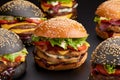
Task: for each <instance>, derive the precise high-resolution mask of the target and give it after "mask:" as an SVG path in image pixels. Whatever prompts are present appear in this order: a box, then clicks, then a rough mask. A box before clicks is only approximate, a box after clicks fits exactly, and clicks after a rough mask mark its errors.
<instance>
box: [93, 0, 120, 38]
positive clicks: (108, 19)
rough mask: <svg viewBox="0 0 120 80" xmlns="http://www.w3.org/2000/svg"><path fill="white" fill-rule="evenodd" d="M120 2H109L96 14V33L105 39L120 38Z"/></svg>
mask: <svg viewBox="0 0 120 80" xmlns="http://www.w3.org/2000/svg"><path fill="white" fill-rule="evenodd" d="M119 12H120V1H119V0H107V1H105V2H103V3H102V4H100V5H99V6H98V8H97V10H96V12H95V14H96V17H95V18H94V21H95V22H96V23H97V26H96V33H97V34H98V36H100V37H101V38H103V39H107V38H109V37H113V36H120V14H119Z"/></svg>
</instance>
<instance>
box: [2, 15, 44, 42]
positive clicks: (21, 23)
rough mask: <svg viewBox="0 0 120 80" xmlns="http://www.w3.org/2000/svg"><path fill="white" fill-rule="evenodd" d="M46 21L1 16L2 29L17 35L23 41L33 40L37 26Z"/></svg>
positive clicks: (42, 19)
mask: <svg viewBox="0 0 120 80" xmlns="http://www.w3.org/2000/svg"><path fill="white" fill-rule="evenodd" d="M44 20H46V19H45V18H25V17H13V16H0V24H1V27H2V28H4V29H8V30H11V31H13V32H15V33H17V34H18V35H19V36H20V38H21V39H22V40H23V41H24V40H26V39H27V40H28V39H29V40H31V35H32V33H33V31H34V30H35V28H36V25H37V24H40V23H42V22H43V21H44ZM24 42H25V41H24Z"/></svg>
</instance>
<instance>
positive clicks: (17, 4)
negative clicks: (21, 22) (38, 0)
mask: <svg viewBox="0 0 120 80" xmlns="http://www.w3.org/2000/svg"><path fill="white" fill-rule="evenodd" d="M0 15H11V16H22V17H43V16H44V15H43V13H42V12H41V10H40V9H39V8H38V7H37V6H36V5H35V4H33V3H31V2H29V1H26V0H12V1H9V2H7V3H5V4H3V5H2V6H1V7H0Z"/></svg>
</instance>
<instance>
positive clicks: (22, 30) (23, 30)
mask: <svg viewBox="0 0 120 80" xmlns="http://www.w3.org/2000/svg"><path fill="white" fill-rule="evenodd" d="M34 30H35V28H31V29H11V31H13V32H15V33H17V34H20V33H24V32H28V31H34Z"/></svg>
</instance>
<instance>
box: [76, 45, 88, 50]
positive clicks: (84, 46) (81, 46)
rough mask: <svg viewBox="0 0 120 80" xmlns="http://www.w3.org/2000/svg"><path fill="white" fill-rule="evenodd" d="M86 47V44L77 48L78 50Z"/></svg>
mask: <svg viewBox="0 0 120 80" xmlns="http://www.w3.org/2000/svg"><path fill="white" fill-rule="evenodd" d="M86 48H87V46H86V45H82V46H80V47H78V50H79V51H82V50H85V49H86Z"/></svg>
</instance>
